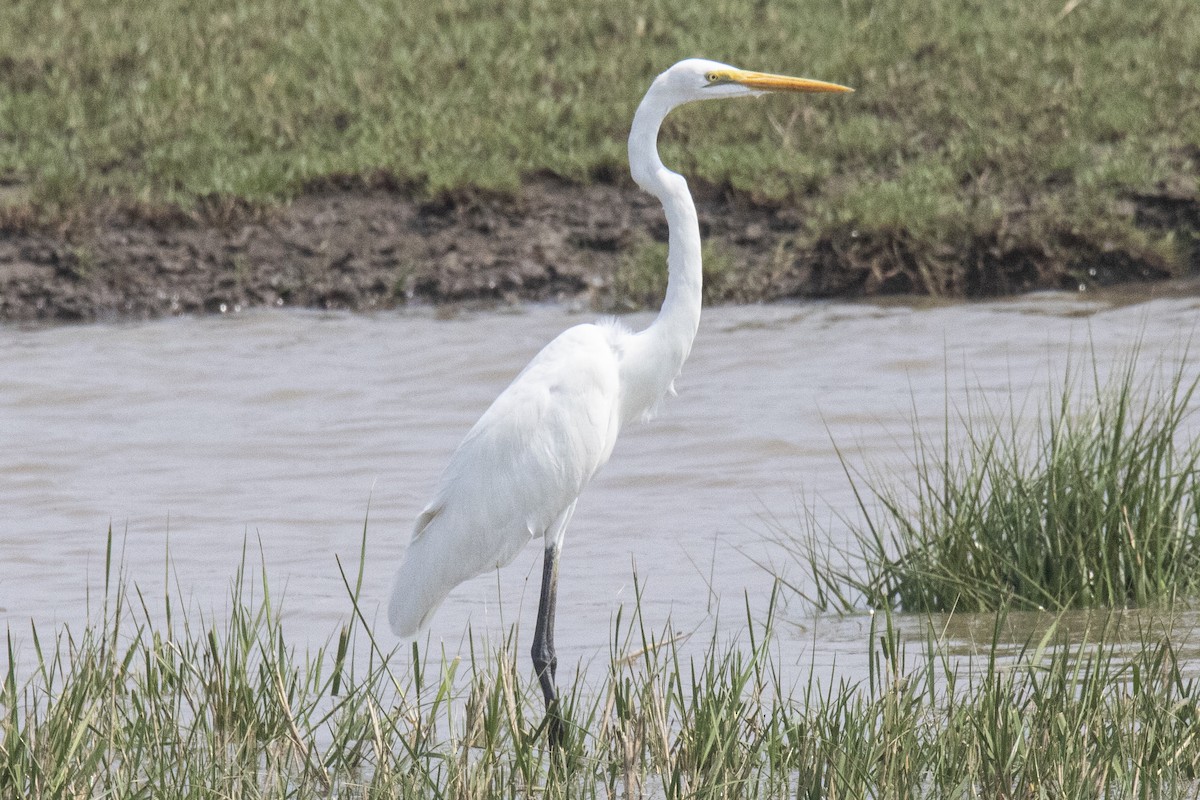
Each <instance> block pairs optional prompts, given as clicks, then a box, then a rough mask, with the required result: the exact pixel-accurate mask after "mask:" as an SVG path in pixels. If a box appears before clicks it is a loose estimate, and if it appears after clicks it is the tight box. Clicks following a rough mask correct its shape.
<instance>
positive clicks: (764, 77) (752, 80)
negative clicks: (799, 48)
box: [708, 69, 854, 92]
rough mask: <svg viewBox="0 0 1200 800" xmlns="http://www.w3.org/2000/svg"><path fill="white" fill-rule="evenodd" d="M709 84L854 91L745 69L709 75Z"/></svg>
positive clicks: (770, 89)
mask: <svg viewBox="0 0 1200 800" xmlns="http://www.w3.org/2000/svg"><path fill="white" fill-rule="evenodd" d="M708 81H709V85H713V84H719V83H737V84H740V85H742V86H745V87H746V88H747V89H756V90H758V91H760V92H853V91H854V90H853V89H851V88H850V87H849V86H842V85H841V84H840V83H828V82H826V81H815V80H812V79H811V78H791V77H788V76H787V75H772V74H770V73H767V72H750V71H748V70H744V69H723V70H717V71H715V72H712V73H710V74H709V75H708Z"/></svg>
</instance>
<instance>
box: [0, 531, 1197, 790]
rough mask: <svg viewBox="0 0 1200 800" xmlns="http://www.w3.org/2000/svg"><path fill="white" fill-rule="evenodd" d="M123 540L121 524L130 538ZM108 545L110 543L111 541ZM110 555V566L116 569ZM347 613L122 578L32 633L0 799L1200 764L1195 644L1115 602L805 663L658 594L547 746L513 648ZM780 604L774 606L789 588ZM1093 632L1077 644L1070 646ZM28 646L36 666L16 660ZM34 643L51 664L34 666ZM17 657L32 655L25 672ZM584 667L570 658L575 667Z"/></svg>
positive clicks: (957, 780)
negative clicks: (861, 655)
mask: <svg viewBox="0 0 1200 800" xmlns="http://www.w3.org/2000/svg"><path fill="white" fill-rule="evenodd" d="M110 542H111V538H110ZM110 552H111V547H110ZM110 574H111V573H110ZM343 578H344V580H345V583H346V588H347V597H348V613H347V618H346V621H345V624H344V625H343V626H342V627H341V629H340V632H339V633H338V634H337V635H336V636H335V637H333V638H332V639H331V640H330V641H329V642H328V643H327V644H325V645H322V646H318V647H315V648H312V647H304V648H301V647H297V645H296V642H295V640H293V639H290V638H289V636H288V634H287V633H286V632H285V630H284V627H283V626H282V624H281V616H282V609H281V608H280V607H279V606H278V605H277V604H276V603H275V602H274V601H273V599H272V596H271V594H270V592H269V591H268V590H267V587H266V585H265V579H263V580H262V581H261V582H260V583H259V584H258V585H255V581H254V580H253V576H252V574H251V573H250V572H249V571H248V570H246V569H245V568H244V567H243V569H242V570H241V571H240V572H239V574H238V575H237V576H236V577H235V578H234V580H233V582H232V584H231V595H230V603H231V605H230V611H229V613H228V615H227V616H225V617H223V618H216V617H212V616H208V617H206V616H205V615H202V614H198V613H195V612H188V613H187V614H184V613H182V609H181V607H180V605H179V604H178V600H177V598H174V602H172V599H173V598H172V596H171V595H170V594H168V595H166V596H164V598H163V599H162V600H161V601H159V602H160V603H161V607H155V606H157V605H158V603H152V602H151V601H150V600H148V598H146V597H144V596H142V595H141V594H140V593H139V592H138V591H137V589H136V586H133V585H131V584H130V583H129V582H128V581H127V579H125V578H123V577H120V576H115V577H114V578H113V580H112V581H111V583H109V585H108V586H107V587H106V594H105V598H104V604H103V608H102V609H101V610H100V613H99V615H98V616H97V617H96V618H95V619H94V620H93V621H92V622H91V623H90V624H89V625H88V626H87V627H86V628H85V629H84V630H83V631H81V632H79V633H77V634H76V633H72V632H70V631H68V630H63V631H61V632H59V633H57V634H56V635H55V636H54V637H53V638H51V639H46V638H44V637H43V636H42V635H41V634H40V633H39V631H38V629H37V628H36V627H34V628H32V629H31V631H30V634H29V636H30V641H31V644H30V646H28V647H25V648H22V649H21V650H20V652H18V648H17V646H16V644H15V638H16V637H15V635H14V632H13V631H11V630H10V631H9V634H8V638H7V653H8V667H7V671H6V673H5V676H4V681H3V686H2V688H0V730H2V731H3V734H2V735H3V738H2V741H0V795H3V796H5V797H14V798H15V797H21V798H51V797H54V798H57V797H81V798H82V797H128V798H139V797H146V798H186V797H213V796H222V797H243V798H260V797H278V798H318V797H321V798H324V797H369V798H410V797H411V798H416V797H422V798H424V797H431V798H432V797H436V798H442V797H454V798H506V797H507V798H525V797H552V798H553V797H562V798H566V797H582V798H591V797H606V798H611V797H629V798H638V797H666V798H693V797H696V798H759V797H803V798H809V797H812V798H817V797H821V798H850V797H855V798H857V797H926V796H929V797H943V796H955V797H958V796H989V797H1021V798H1039V797H1045V798H1063V797H1131V796H1138V797H1177V796H1184V795H1186V794H1189V793H1193V792H1194V791H1195V790H1196V784H1195V783H1194V780H1195V777H1196V771H1197V769H1198V768H1200V742H1197V736H1198V734H1200V720H1198V718H1197V708H1200V687H1198V686H1197V683H1196V681H1195V679H1194V678H1193V677H1190V676H1189V673H1188V667H1189V665H1188V664H1187V663H1186V662H1185V661H1184V654H1185V653H1186V652H1188V650H1187V642H1186V640H1185V641H1183V642H1182V643H1180V642H1177V641H1176V636H1177V634H1176V633H1175V632H1174V631H1173V630H1172V629H1171V628H1170V626H1169V625H1167V626H1160V625H1147V626H1146V627H1145V628H1143V629H1141V630H1140V631H1139V638H1138V640H1136V641H1133V642H1129V641H1125V640H1120V639H1118V638H1117V637H1116V636H1114V634H1113V631H1112V627H1111V626H1109V625H1108V624H1105V623H1103V622H1101V623H1099V624H1097V625H1096V626H1095V627H1091V628H1089V629H1087V630H1085V631H1082V632H1080V631H1073V632H1071V633H1070V636H1063V635H1061V634H1063V633H1064V631H1063V630H1062V628H1063V627H1064V625H1065V624H1063V623H1060V621H1056V620H1053V619H1051V620H1049V622H1048V624H1047V626H1046V627H1045V629H1044V630H1045V633H1043V634H1041V635H1040V636H1038V637H1036V638H1032V639H1030V640H1028V641H1027V642H1026V643H1025V644H1024V645H1023V646H1021V647H1019V648H1018V650H1019V651H1018V652H1017V653H1015V654H1013V653H1011V652H1010V650H1011V647H1010V646H1009V645H1008V644H1006V643H1004V642H1002V641H1001V639H1002V636H1001V634H1000V633H999V631H1000V630H1001V628H1002V627H1003V615H999V616H997V617H996V622H995V631H996V632H995V633H994V634H993V637H992V642H991V645H990V647H989V646H988V645H987V644H986V643H985V644H984V646H983V650H982V652H981V654H980V655H978V656H976V657H974V658H967V659H965V660H964V659H959V658H952V657H950V656H949V655H947V650H946V648H945V647H944V645H945V642H942V641H940V640H939V638H938V637H937V636H936V635H934V633H932V631H933V627H932V626H930V628H929V630H930V631H931V632H930V633H929V634H927V636H926V637H925V638H924V639H923V640H916V641H915V642H914V641H911V640H906V639H904V638H903V637H902V636H901V635H900V633H899V631H898V629H897V628H896V626H894V624H893V619H892V617H891V616H890V614H886V613H881V614H877V615H876V616H875V617H874V618H873V620H872V624H871V627H870V632H869V635H868V637H867V640H866V641H865V642H864V643H863V646H864V649H866V650H867V652H868V653H869V668H868V672H867V675H866V676H865V677H864V676H859V677H857V678H855V679H853V680H850V679H845V678H843V679H839V680H835V681H834V682H832V683H830V684H829V685H821V684H820V683H819V682H818V681H816V680H814V679H813V678H811V677H810V678H805V676H804V675H803V674H802V673H801V674H789V673H790V672H791V671H792V668H791V667H790V665H785V664H783V663H782V662H781V660H780V658H779V657H778V655H777V654H776V653H777V651H776V650H775V648H774V641H775V632H774V625H773V620H774V618H775V614H774V611H772V612H770V613H768V614H767V617H766V619H765V620H758V621H756V620H754V619H752V618H750V615H749V613H747V620H746V628H745V630H746V637H745V638H744V639H743V640H742V641H736V640H735V641H718V640H717V638H715V637H714V638H713V640H712V641H711V642H710V644H709V645H708V646H707V647H706V648H701V649H700V651H699V652H698V653H697V654H694V655H690V656H685V655H683V652H684V648H683V647H682V646H681V641H682V639H683V638H684V637H681V636H680V635H679V634H678V633H676V632H675V631H673V630H672V629H671V628H670V626H669V625H668V626H666V627H663V628H661V629H658V630H654V629H651V628H650V627H649V626H648V623H647V620H646V619H645V618H644V617H643V615H642V613H641V611H640V603H635V604H634V606H633V608H632V609H626V610H624V611H622V612H621V613H620V614H619V615H618V616H617V618H616V620H615V622H614V626H613V635H612V649H611V651H610V653H609V656H608V666H607V670H606V671H605V672H606V674H605V677H604V678H602V679H601V680H600V681H599V683H598V684H589V682H588V680H587V679H586V678H584V677H583V675H582V673H580V674H577V675H576V676H575V678H574V680H570V679H569V677H568V679H567V680H565V681H564V686H563V688H564V690H565V691H564V705H563V711H564V716H565V719H566V722H567V730H568V735H567V737H566V741H565V744H564V746H563V747H562V749H560V750H557V751H551V750H549V749H547V747H546V746H545V745H544V736H543V733H542V731H541V721H542V714H541V711H542V710H541V707H540V693H539V692H538V690H537V686H536V682H535V681H533V680H532V677H531V676H530V675H529V674H528V673H529V670H527V669H526V668H525V666H524V662H523V661H522V660H521V659H519V658H518V657H517V655H516V653H515V650H516V649H518V648H516V647H515V644H516V641H515V638H516V637H515V636H510V637H508V638H507V639H505V640H504V641H502V642H500V643H498V644H497V645H496V646H495V647H489V648H482V647H480V646H477V644H476V642H475V640H474V638H470V639H468V643H467V644H466V645H465V652H462V653H459V654H452V653H449V652H446V651H445V650H442V651H440V652H439V651H438V650H437V648H434V647H430V646H428V645H426V646H419V645H414V646H413V647H412V649H411V651H409V650H407V649H401V650H399V651H395V652H391V651H384V650H382V649H381V648H380V642H379V641H377V640H375V639H374V638H373V636H372V635H371V631H370V629H369V628H367V627H366V620H365V619H364V618H363V617H362V615H361V611H360V608H359V606H358V604H357V602H356V600H355V598H356V597H357V596H358V592H359V591H360V590H361V572H360V573H359V574H358V576H357V577H355V576H353V575H350V576H346V575H345V574H344V575H343ZM772 608H774V605H773V604H772ZM1072 642H1073V643H1072ZM23 660H24V661H25V666H24V667H23V666H18V665H19V663H20V662H22V661H23ZM29 660H31V661H32V664H31V667H32V668H31V669H29V668H27V667H28V666H29ZM18 676H21V677H18ZM563 677H564V676H561V675H560V678H563Z"/></svg>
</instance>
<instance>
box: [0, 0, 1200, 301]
mask: <svg viewBox="0 0 1200 800" xmlns="http://www.w3.org/2000/svg"><path fill="white" fill-rule="evenodd" d="M0 53H3V54H4V55H3V57H2V58H0V184H2V186H0V200H3V201H4V204H5V205H8V206H9V207H10V208H9V210H10V212H13V210H14V209H16V210H18V211H19V210H20V209H28V208H37V209H41V210H42V211H43V212H46V213H49V214H50V215H51V216H52V217H53V216H55V215H58V214H61V213H64V211H65V210H69V209H71V208H77V207H79V206H80V205H83V206H87V205H88V204H93V203H96V202H98V201H104V200H105V199H109V200H111V199H114V198H115V199H116V200H117V202H118V203H120V204H126V205H129V204H133V205H139V204H140V205H142V206H145V207H150V208H155V207H159V206H162V205H164V204H167V205H171V204H182V205H183V206H184V207H185V208H191V207H194V206H195V205H196V204H197V203H203V202H208V199H212V198H216V200H217V201H218V202H221V203H224V202H229V201H233V202H237V201H243V200H248V201H251V202H263V201H266V202H273V201H277V200H279V199H283V198H287V197H290V196H293V195H295V194H296V193H298V192H301V191H303V190H304V189H305V187H307V186H310V185H312V184H314V183H317V184H320V183H322V182H325V181H328V180H330V179H331V178H332V179H338V178H339V176H358V177H365V178H367V179H371V180H375V179H379V178H380V176H385V178H384V179H385V180H386V182H387V183H390V184H400V185H404V186H410V187H412V188H414V189H415V190H416V191H417V192H419V193H425V194H436V193H440V192H455V191H461V190H464V189H474V188H482V189H486V190H496V189H499V190H509V189H512V188H514V187H516V186H518V185H519V184H520V183H521V181H522V180H523V179H525V178H527V177H528V176H530V175H534V174H538V173H543V172H551V173H555V174H558V175H562V176H565V177H567V178H570V179H572V180H578V181H589V180H593V179H596V178H601V179H609V178H612V177H614V176H618V177H619V176H623V175H624V173H625V167H624V160H625V156H624V137H625V134H626V132H627V127H628V122H629V119H630V116H631V113H632V110H633V108H634V106H635V104H636V102H637V100H638V97H639V96H640V94H641V93H642V92H643V91H644V89H645V87H646V85H647V83H648V81H649V80H650V78H651V77H652V76H653V75H654V74H656V73H657V72H658V71H659V70H661V69H663V68H664V67H665V66H666V65H668V64H670V63H671V62H673V61H675V60H676V59H678V58H681V57H685V56H691V55H706V56H709V57H712V58H716V59H721V60H728V61H731V62H734V63H738V64H742V65H746V66H750V67H757V68H764V69H772V70H776V71H786V72H792V73H800V74H806V75H812V76H814V77H821V78H826V79H830V80H835V81H840V82H843V83H847V84H851V85H853V86H855V87H856V88H857V89H858V93H857V94H856V95H854V96H853V97H852V98H849V99H848V100H847V99H846V98H837V99H830V98H819V97H817V98H807V99H805V100H803V101H797V99H796V98H769V99H767V100H765V101H764V104H765V105H764V106H760V107H759V108H756V109H754V113H747V111H746V107H745V105H742V104H738V103H725V104H709V105H706V106H703V107H696V108H690V109H685V110H683V111H682V112H680V113H679V114H678V115H676V116H675V117H673V118H672V120H671V121H670V122H669V123H668V126H667V127H668V129H667V133H666V136H665V137H664V151H665V155H666V160H667V162H668V163H670V164H672V165H673V166H676V167H678V168H679V169H681V170H683V171H684V172H686V173H687V174H689V175H692V176H694V177H695V178H697V179H698V180H699V181H702V182H708V183H710V184H715V185H717V186H723V187H728V188H730V189H732V190H734V191H735V192H740V193H746V194H749V195H750V196H752V197H754V198H756V199H759V200H763V201H771V202H788V203H795V204H798V205H800V206H801V207H802V208H803V210H804V212H805V216H806V219H807V221H806V223H805V225H804V227H803V229H802V230H800V231H798V232H797V234H796V237H797V239H796V242H795V246H796V247H801V248H803V247H813V246H816V243H817V242H823V243H824V244H823V246H824V247H826V248H830V247H832V248H834V249H840V250H846V251H855V252H857V253H858V254H859V256H860V258H861V259H863V260H866V261H868V262H871V263H874V261H873V259H875V260H878V259H877V258H876V257H878V258H881V259H883V260H882V261H881V262H880V263H881V264H882V265H883V266H881V267H879V269H880V270H881V273H880V276H879V280H880V281H882V282H883V283H885V284H886V283H887V280H888V277H887V274H886V273H887V272H888V269H889V268H890V267H897V268H899V267H901V266H903V267H905V272H906V274H915V275H918V276H920V278H919V280H916V284H917V285H913V286H911V287H908V288H910V289H912V290H916V291H927V292H931V293H935V294H944V293H963V292H973V293H986V292H995V291H1003V290H1004V288H1005V287H1004V286H991V285H987V283H986V281H987V278H986V277H985V276H980V275H976V274H974V273H973V272H972V271H971V270H969V269H968V270H966V271H965V272H964V271H963V270H958V271H947V270H945V269H943V267H945V263H943V262H948V261H949V260H951V259H957V260H958V261H962V260H963V259H964V258H965V259H966V260H967V261H969V262H970V263H973V264H976V265H979V264H983V263H985V262H987V261H988V260H989V259H996V258H1001V257H1003V258H1007V259H1008V260H1010V261H1011V260H1012V259H1017V260H1018V261H1019V260H1020V259H1021V258H1025V259H1026V260H1029V261H1036V260H1037V257H1038V256H1039V254H1041V255H1045V253H1047V252H1050V253H1053V252H1056V248H1057V249H1062V251H1063V253H1064V254H1074V255H1075V256H1078V255H1079V247H1078V245H1079V244H1080V243H1083V244H1084V245H1086V246H1085V247H1084V250H1088V252H1090V253H1091V254H1092V256H1094V258H1092V259H1091V260H1090V263H1087V264H1081V265H1080V273H1079V275H1080V280H1081V281H1084V282H1086V281H1088V280H1089V274H1088V272H1087V270H1088V269H1093V270H1099V271H1101V272H1103V271H1105V270H1117V271H1119V268H1120V267H1121V265H1122V263H1123V262H1124V261H1127V260H1129V259H1130V258H1135V259H1140V260H1141V262H1144V263H1149V264H1152V265H1157V266H1158V267H1160V268H1162V269H1182V268H1183V267H1184V266H1186V264H1187V263H1188V261H1189V258H1191V257H1192V256H1191V255H1189V254H1191V253H1194V252H1196V251H1197V247H1196V242H1195V240H1194V238H1193V233H1194V229H1195V227H1196V226H1197V225H1200V223H1197V222H1196V220H1194V219H1191V216H1194V215H1195V213H1194V212H1195V205H1196V202H1197V177H1198V171H1200V168H1198V166H1197V155H1196V154H1197V147H1200V96H1198V95H1197V93H1196V91H1195V87H1196V86H1197V85H1200V7H1198V6H1197V5H1196V3H1194V2H1193V0H1162V1H1161V2H1158V3H1155V4H1153V5H1152V6H1150V7H1147V8H1143V9H1139V10H1138V11H1137V12H1136V13H1130V12H1129V10H1128V9H1127V8H1126V7H1125V6H1123V5H1122V4H1120V3H1115V2H1108V1H1107V0H1094V1H1093V2H1085V3H1074V2H1072V3H1067V4H1066V5H1065V6H1064V4H1063V3H1061V2H1059V0H1053V1H1052V2H1051V1H1050V0H1046V1H1044V2H1041V1H1039V2H1028V0H1003V1H1002V2H996V3H984V4H977V3H967V2H959V3H949V4H939V5H937V6H930V5H929V4H928V3H923V2H920V0H819V2H815V3H809V4H807V5H805V7H804V8H803V9H802V10H797V9H786V10H785V9H783V8H780V7H775V6H771V5H766V6H755V5H753V4H737V3H722V4H716V5H714V4H692V5H688V4H677V5H676V6H673V7H666V6H657V7H653V8H648V7H646V6H645V4H643V3H637V2H633V1H632V0H617V2H609V3H603V4H598V5H597V4H579V3H576V4H574V5H571V4H567V5H561V4H560V5H554V4H549V5H547V4H543V3H538V2H519V3H496V2H489V0H454V1H453V2H437V3H400V2H396V0H382V2H374V3H363V2H358V1H357V0H330V1H329V2H320V3H318V2H300V3H291V2H287V3H285V2H280V0H236V1H231V0H202V1H201V2H197V3H192V4H189V5H188V6H187V7H186V8H185V7H183V6H179V5H172V4H151V5H149V6H143V5H139V4H130V3H127V2H123V1H122V0H55V2H53V3H52V4H50V5H49V6H46V5H43V4H39V3H7V4H4V5H3V7H0ZM1146 195H1154V196H1162V197H1166V198H1167V200H1165V201H1163V202H1165V203H1166V205H1165V206H1163V205H1162V204H1161V203H1160V204H1158V205H1153V207H1149V206H1141V205H1138V202H1136V201H1137V199H1138V198H1139V197H1143V196H1146ZM1131 201H1135V202H1131ZM1189 209H1190V211H1189ZM9 216H10V219H17V218H19V217H20V214H16V216H14V215H13V213H10V215H9ZM1135 217H1136V218H1135ZM1089 248H1090V249H1089ZM1022 253H1024V256H1022V255H1021V254H1022ZM889 265H890V267H889ZM1101 277H1103V276H1101ZM901 288H903V287H901Z"/></svg>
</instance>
